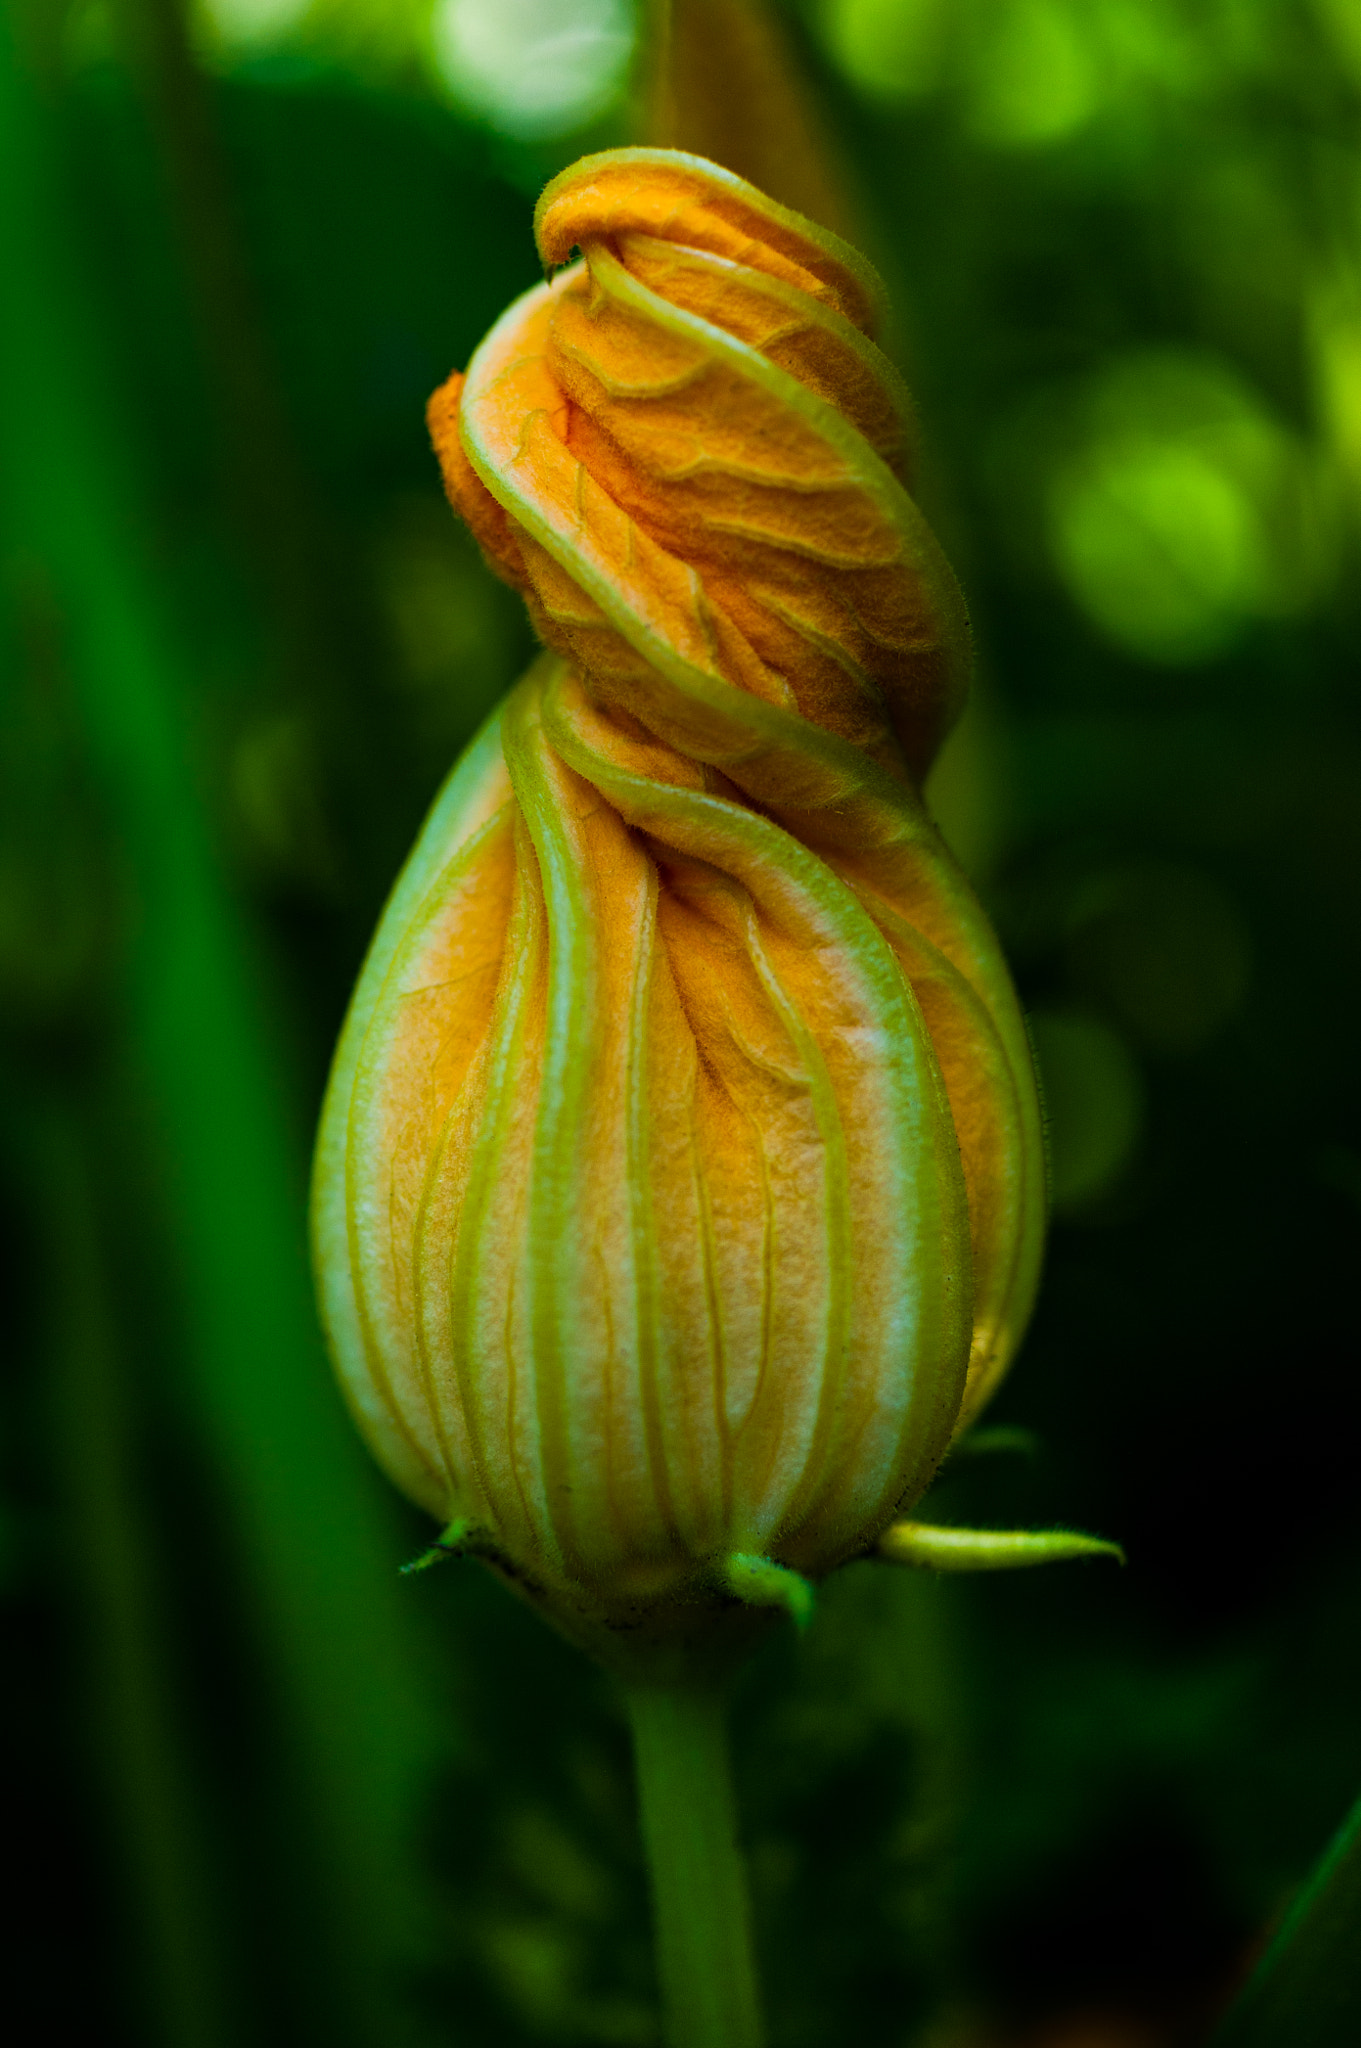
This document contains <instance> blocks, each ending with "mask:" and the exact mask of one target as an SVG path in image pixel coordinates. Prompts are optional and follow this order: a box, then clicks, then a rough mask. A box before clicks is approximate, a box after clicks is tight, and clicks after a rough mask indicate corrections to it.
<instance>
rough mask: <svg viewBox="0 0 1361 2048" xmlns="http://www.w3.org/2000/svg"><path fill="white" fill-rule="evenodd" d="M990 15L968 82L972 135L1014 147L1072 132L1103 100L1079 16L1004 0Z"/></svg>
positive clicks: (1040, 1)
mask: <svg viewBox="0 0 1361 2048" xmlns="http://www.w3.org/2000/svg"><path fill="white" fill-rule="evenodd" d="M990 14H991V19H988V20H986V21H985V23H984V24H982V40H981V43H980V47H979V49H978V52H977V56H976V58H975V62H974V65H973V76H972V79H971V82H970V83H971V101H972V104H971V109H970V126H971V127H972V129H973V131H974V133H975V134H976V135H977V136H978V137H979V139H980V140H981V141H984V142H992V143H997V144H999V145H1002V146H1004V147H1014V148H1023V147H1027V146H1034V145H1037V144H1041V143H1047V142H1057V141H1059V140H1061V139H1062V138H1063V137H1064V136H1066V135H1071V134H1073V133H1074V131H1075V130H1077V129H1079V128H1081V127H1082V126H1083V125H1084V123H1085V122H1086V121H1087V120H1088V119H1089V118H1090V117H1091V115H1092V114H1093V113H1094V112H1095V110H1096V107H1097V104H1098V100H1099V97H1100V78H1099V74H1098V66H1097V60H1096V57H1095V54H1094V52H1093V51H1092V49H1091V47H1090V44H1089V43H1088V41H1087V39H1086V37H1085V36H1084V33H1083V30H1082V28H1081V27H1080V26H1079V21H1078V17H1077V16H1076V15H1075V14H1073V13H1071V12H1070V11H1069V10H1068V9H1067V8H1066V7H1064V6H1062V5H1060V4H1058V0H1006V4H1004V5H1000V6H998V7H996V8H994V9H992V10H990Z"/></svg>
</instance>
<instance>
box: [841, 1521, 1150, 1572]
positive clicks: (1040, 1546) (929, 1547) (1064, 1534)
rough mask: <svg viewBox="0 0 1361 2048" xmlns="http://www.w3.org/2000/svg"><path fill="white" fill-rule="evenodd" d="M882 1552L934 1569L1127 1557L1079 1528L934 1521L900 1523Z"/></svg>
mask: <svg viewBox="0 0 1361 2048" xmlns="http://www.w3.org/2000/svg"><path fill="white" fill-rule="evenodd" d="M879 1556H880V1557H883V1558H887V1559H888V1561H889V1563H890V1564H910V1565H918V1566H920V1567H921V1568H922V1569H924V1570H926V1571H930V1572H1014V1571H1022V1570H1024V1569H1025V1567H1026V1566H1028V1565H1032V1564H1065V1563H1067V1562H1068V1560H1069V1559H1070V1558H1075V1557H1114V1558H1117V1559H1118V1560H1119V1562H1120V1563H1121V1564H1123V1563H1124V1561H1125V1553H1124V1551H1123V1550H1122V1549H1121V1548H1120V1545H1119V1544H1118V1543H1107V1542H1106V1541H1105V1539H1104V1537H1101V1536H1080V1535H1079V1534H1078V1533H1077V1532H1076V1531H1075V1530H1073V1529H940V1528H935V1527H933V1526H932V1524H931V1523H929V1522H894V1523H893V1525H892V1527H891V1528H888V1529H885V1531H884V1533H883V1535H882V1536H881V1537H880V1538H879Z"/></svg>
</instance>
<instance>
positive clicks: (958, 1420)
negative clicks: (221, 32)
mask: <svg viewBox="0 0 1361 2048" xmlns="http://www.w3.org/2000/svg"><path fill="white" fill-rule="evenodd" d="M536 233H537V238H538V246H539V251H540V254H541V256H542V258H543V261H544V263H545V266H546V267H547V268H548V270H549V272H550V274H551V273H555V274H552V276H551V282H549V283H547V284H544V285H541V286H539V287H538V288H536V289H535V290H533V291H530V292H528V293H527V294H526V295H525V296H524V297H523V298H522V299H520V300H518V301H517V302H516V304H515V305H513V306H512V307H511V308H510V309H509V311H508V312H507V313H506V314H505V315H504V316H503V318H502V319H501V320H500V321H499V322H498V323H497V325H496V326H495V327H494V328H493V329H492V331H491V333H490V334H489V335H488V336H487V338H486V340H485V341H484V342H483V343H482V345H481V346H480V348H479V349H478V350H477V352H476V354H475V355H474V357H473V359H472V362H471V363H470V365H469V367H468V371H467V374H466V376H462V377H460V376H457V375H456V376H454V377H451V378H450V380H449V382H448V383H447V384H446V385H445V386H444V387H443V388H442V389H441V390H440V391H438V392H437V393H436V394H435V397H434V399H433V400H432V402H431V407H430V423H431V428H432V432H433V436H434V441H435V446H436V449H437V451H438V454H439V459H440V462H441V465H442V468H443V472H444V477H445V482H446V485H447V488H448V492H449V496H450V498H451V500H452V502H453V504H454V506H455V507H456V509H457V510H458V511H459V512H460V513H461V514H462V515H463V517H464V518H465V519H466V520H467V522H468V524H469V525H470V526H471V528H472V530H473V532H474V534H475V535H476V536H477V539H478V541H479V543H480V544H481V547H482V549H483V551H484V553H485V555H486V557H487V559H488V560H489V562H490V563H491V564H492V566H493V567H494V568H495V569H496V571H497V572H498V574H500V575H501V576H502V577H504V578H505V579H506V580H508V581H509V582H511V583H512V584H514V585H515V586H516V587H517V588H518V589H519V590H521V591H522V592H523V594H524V597H525V600H526V602H527V604H528V606H529V609H530V612H531V614H532V617H533V620H534V624H535V626H536V627H537V629H538V632H539V634H540V635H541V637H542V639H543V641H544V642H545V644H546V647H547V649H548V650H549V651H548V652H547V653H545V655H544V656H543V657H541V658H540V660H539V661H538V662H537V663H536V664H535V666H534V667H533V668H532V669H531V671H530V673H529V674H528V675H527V676H526V677H525V678H524V680H523V681H522V682H521V683H520V684H519V686H518V687H517V688H516V690H515V691H514V692H513V693H512V695H511V696H510V698H509V699H508V701H507V702H506V704H505V705H504V706H503V708H502V710H501V711H500V713H499V714H498V716H497V717H496V718H495V719H494V720H493V722H492V723H491V724H490V725H489V726H488V727H487V729H486V730H485V731H484V732H483V733H482V735H481V737H480V738H479V739H478V740H477V741H476V742H475V743H474V744H473V746H472V747H471V749H470V750H469V752H468V753H467V754H466V755H465V756H464V758H463V760H462V761H461V762H460V763H459V765H458V766H457V768H456V769H455V771H454V773H453V775H452V777H451V779H450V781H449V782H448V784H447V785H446V787H445V789H444V791H443V792H442V794H441V795H440V797H439V799H438V800H437V802H436V804H435V808H434V811H433V813H432V815H431V817H430V819H429V821H428V823H427V825H426V827H425V830H424V832H423V834H422V836H421V839H420V841H419V843H418V845H417V847H416V849H415V852H414V853H413V855H412V857H411V860H410V862H409V864H408V866H407V868H406V870H405V872H404V873H403V875H402V877H401V879H400V881H399V882H398V884H397V888H396V891H395V893H394V895H393V898H392V900H391V903H390V904H389V906H388V909H387V912H386V914H385V916H384V918H383V921H382V924H381V925H380V928H379V931H378V934H377V937H376V939H375V941H374V944H373V948H372V951H371V953H370V955H369V959H368V963H367V965H366V967H365V969H364V972H363V975H362V978H361V980H360V983H359V987H358V990H357V992H356V995H355V998H354V1002H353V1006H352V1009H351V1012H350V1016H349V1020H348V1022H347V1024H346V1027H345V1032H344V1036H343V1039H342V1041H341V1045H340V1049H339V1053H338V1055H337V1059H336V1065H335V1071H334V1074H333V1077H332V1081H331V1086H330V1092H329V1096H328V1100H327V1105H326V1110H325V1114H324V1119H323V1124H322V1132H321V1140H320V1150H319V1157H318V1165H317V1181H316V1210H315V1215H316V1224H315V1235H316V1250H317V1263H318V1269H319V1274H320V1284H321V1292H322V1297H323V1305H324V1313H325V1319H326V1323H327V1328H328V1331H329V1335H330V1340H331V1344H332V1347H333V1350H334V1354H335V1358H336V1361H337V1364H338V1367H339V1370H340V1373H341V1376H342V1378H343V1381H344V1384H345V1386H346V1389H347V1391H348V1395H349V1398H350V1400H351V1403H352V1405H353V1407H354V1409H355V1412H356V1414H357V1416H358V1418H359V1421H360V1425H361V1427H362V1429H363V1430H364V1432H365V1434H366V1436H367V1438H368V1440H369V1442H370V1444H371V1445H372V1447H373V1448H374V1450H375V1451H376V1453H377V1455H378V1456H379V1458H380V1460H381V1461H382V1463H383V1464H384V1465H385V1467H386V1468H387V1470H388V1472H389V1473H390V1474H391V1475H392V1477H393V1478H394V1479H395V1480H396V1482H397V1483H398V1485H399V1486H401V1487H403V1488H404V1489H405V1490H406V1492H407V1493H408V1494H410V1495H411V1496H412V1498H413V1499H415V1500H416V1501H418V1502H420V1503H421V1504H422V1505H424V1506H425V1507H427V1508H428V1509H429V1510H430V1512H431V1513H432V1514H434V1515H437V1516H439V1517H440V1518H441V1520H442V1521H444V1522H446V1523H449V1524H451V1525H453V1527H452V1529H451V1532H450V1537H449V1543H450V1547H457V1546H458V1545H460V1544H461V1545H462V1546H463V1547H467V1548H473V1549H476V1550H479V1551H480V1552H481V1553H482V1554H483V1555H485V1556H488V1557H489V1558H490V1559H491V1560H492V1561H493V1562H494V1563H496V1564H498V1565H499V1566H500V1567H501V1569H502V1570H503V1571H504V1572H505V1573H506V1574H507V1575H508V1576H510V1577H512V1578H514V1579H517V1580H519V1581H520V1582H521V1583H522V1584H523V1585H524V1586H525V1587H527V1588H528V1589H529V1590H530V1591H531V1593H532V1594H533V1595H534V1596H535V1597H537V1598H538V1600H539V1601H540V1602H541V1604H542V1605H543V1606H544V1607H545V1608H546V1609H547V1610H548V1612H549V1613H550V1614H551V1615H552V1616H554V1617H555V1618H556V1619H557V1620H558V1621H559V1623H560V1625H562V1626H563V1627H564V1628H566V1629H567V1630H568V1631H569V1632H571V1633H574V1634H576V1635H577V1636H578V1637H579V1638H581V1639H583V1640H587V1641H589V1642H591V1643H592V1644H593V1645H594V1646H595V1647H597V1648H599V1646H600V1644H601V1643H602V1642H603V1643H608V1641H609V1639H610V1638H611V1637H614V1638H615V1639H619V1638H622V1637H623V1636H624V1635H626V1634H627V1633H629V1632H635V1633H636V1632H639V1631H641V1633H642V1635H643V1636H645V1637H647V1638H649V1639H653V1640H664V1639H666V1638H667V1637H668V1632H670V1633H671V1634H672V1635H680V1634H683V1633H684V1632H685V1631H687V1630H690V1631H691V1632H693V1630H694V1629H695V1628H696V1627H698V1626H701V1625H704V1626H707V1625H708V1622H709V1621H710V1620H712V1619H713V1613H714V1609H715V1608H717V1607H721V1606H723V1605H725V1603H726V1605H727V1606H728V1607H731V1604H732V1595H733V1594H734V1593H736V1594H737V1595H739V1597H744V1598H748V1599H753V1600H762V1599H769V1598H779V1597H783V1596H781V1595H771V1594H770V1592H769V1590H768V1585H767V1582H766V1581H765V1580H763V1578H762V1574H763V1572H765V1573H767V1574H768V1573H769V1571H770V1570H771V1566H772V1564H773V1565H774V1566H778V1567H784V1568H786V1569H787V1572H788V1573H799V1574H806V1575H810V1576H817V1575H819V1574H822V1573H824V1572H826V1571H827V1570H829V1569H830V1568H831V1567H833V1566H834V1565H836V1564H838V1563H840V1562H841V1561H843V1560H845V1559H847V1558H849V1557H852V1556H855V1555H858V1554H860V1553H863V1552H865V1551H866V1550H867V1549H870V1548H872V1547H873V1546H874V1545H875V1544H876V1542H877V1541H878V1539H879V1538H880V1537H881V1535H882V1534H883V1532H884V1531H885V1529H886V1527H887V1525H888V1524H889V1523H890V1522H891V1521H892V1520H893V1518H894V1517H895V1516H897V1515H899V1514H901V1513H902V1512H904V1511H905V1509H906V1508H908V1507H910V1505H911V1504H912V1502H913V1501H914V1500H916V1499H917V1497H918V1496H919V1495H920V1493H921V1492H922V1490H923V1489H924V1487H925V1486H926V1484H927V1482H928V1481H929V1479H930V1478H931V1475H932V1474H933V1472H934V1471H935V1469H936V1467H937V1465H938V1463H939V1461H940V1459H941V1457H942V1455H943V1454H944V1452H945V1451H946V1449H947V1448H948V1446H949V1444H950V1442H951V1439H952V1437H953V1436H954V1435H956V1434H957V1433H958V1431H959V1430H960V1429H961V1428H963V1427H964V1425H965V1424H966V1423H967V1422H968V1421H969V1420H971V1419H972V1417H973V1416H974V1415H975V1414H976V1412H977V1410H978V1408H979V1405H980V1404H981V1403H982V1402H983V1401H984V1400H985V1399H986V1398H987V1396H988V1394H989V1392H990V1391H991V1389H992V1388H993V1387H994V1386H995V1385H996V1383H997V1380H998V1378H999V1376H1000V1375H1001V1374H1002V1373H1003V1372H1004V1371H1005V1369H1006V1366H1007V1363H1008V1360H1009V1358H1010V1357H1011V1354H1012V1352H1013V1351H1014V1349H1015V1346H1016V1343H1017V1341H1018V1339H1019V1337H1020V1334H1021V1331H1022V1328H1023V1326H1024V1324H1025V1320H1026V1317H1027V1314H1028V1312H1029V1309H1030V1306H1031V1301H1032V1297H1033V1294H1034V1290H1035V1285H1036V1278H1037V1270H1038V1264H1039V1259H1040V1251H1041V1239H1042V1233H1043V1220H1044V1219H1043V1208H1044V1196H1043V1164H1042V1147H1041V1135H1040V1120H1039V1114H1038V1108H1037V1103H1036V1095H1035V1085H1034V1080H1033V1076H1032V1071H1031V1063H1030V1055H1029V1050H1028V1046H1027V1042H1026V1037H1025V1032H1024V1029H1023V1026H1022V1022H1021V1018H1020V1015H1019V1012H1018V1009H1017V1005H1016V1001H1015V997H1014V995H1013V992H1012V988H1011V984H1010V981H1009V979H1008V976H1007V972H1006V969H1005V966H1004V965H1003V962H1002V959H1001V957H1000V954H999V951H998V947H997V943H996V940H995V938H994V936H993V934H992V931H991V930H990V928H989V926H988V923H987V920H986V919H985V917H984V915H983V913H982V911H981V910H980V908H979V906H978V904H977V902H976V901H975V899H974V896H973V894H972V892H971V891H970V889H969V887H968V885H967V883H966V882H965V881H964V879H963V877H962V876H961V874H960V872H959V870H958V869H957V867H956V866H955V864H954V862H953V861H952V860H951V858H950V856H949V854H948V853H947V851H946V850H945V848H944V846H943V845H942V843H941V841H940V839H939V837H938V835H937V833H936V831H935V829H934V828H933V826H932V824H931V822H930V820H929V818H928V817H927V814H926V812H925V810H924V808H923V804H922V799H921V794H920V785H921V778H922V776H923V775H924V773H925V771H926V769H927V767H928V766H929V764H930V762H931V759H932V757H933V755H934V753H935V751H936V749H937V747H938V745H939V742H940V740H941V738H942V736H943V734H944V733H945V731H946V730H947V728H948V726H949V724H950V721H951V718H952V716H953V714H954V713H955V711H956V709H957V707H958V705H959V702H960V699H961V696H962V693H963V690H964V686H965V681H966V671H967V667H968V662H969V633H968V625H967V620H966V616H965V611H964V606H963V602H962V600H961V597H960V594H959V591H958V588H957V586H956V584H955V582H954V579H953V577H952V575H951V572H950V570H949V568H948V566H947V564H946V562H945V560H944V558H943V556H942V554H941V552H940V549H939V547H938V545H937V543H936V542H935V540H934V538H933V537H932V535H931V533H930V532H929V530H928V529H927V527H926V525H925V523H924V521H923V519H922V516H921V513H920V512H919V511H918V509H917V507H916V505H915V504H914V502H913V500H912V497H911V495H910V494H909V489H908V483H907V475H908V460H909V448H908V445H907V443H908V439H909V434H910V409H909V405H908V401H907V398H906V395H905V393H904V391H903V389H902V387H901V385H900V383H899V380H898V378H897V377H896V375H895V373H894V371H893V370H892V368H891V367H890V365H889V363H888V362H887V361H886V360H885V358H884V357H883V355H882V354H881V353H880V352H879V350H878V349H877V348H876V347H875V345H874V343H873V341H872V340H870V339H869V332H870V329H871V328H872V326H873V323H874V319H875V314H876V310H877V307H878V303H879V299H880V286H879V283H878V280H877V278H876V277H875V275H874V273H873V272H872V271H871V270H870V268H869V266H868V265H867V264H866V263H865V262H864V261H863V260H862V259H861V258H860V257H859V256H857V255H856V254H855V252H854V251H853V250H851V249H849V248H848V247H846V246H845V244H843V243H841V242H840V241H838V240H837V239H836V238H835V237H833V236H832V235H830V234H827V233H824V232H823V231H822V230H820V229H818V228H816V227H813V226H812V225H810V223H808V222H807V221H805V220H803V219H801V218H800V217H799V216H797V215H795V214H791V213H789V212H788V211H786V210H785V209H783V208H781V207H779V206H777V205H775V204H774V203H773V202H772V201H770V200H768V199H766V198H765V197H763V195H762V194H760V193H759V192H757V191H755V190H754V189H753V188H752V187H750V186H748V185H746V184H744V183H742V181H741V180H739V179H737V178H735V177H733V176H732V175H730V174H729V173H728V172H726V171H723V170H720V169H718V168H717V167H716V166H714V165H712V164H709V163H705V162H703V161H702V160H700V159H698V158H695V157H689V156H683V155H679V154H676V153H674V152H670V151H664V150H645V149H630V150H617V151H611V152H609V153H607V154H605V155H602V156H596V157H589V158H587V159H585V160H584V161H582V162H581V163H578V164H577V165H575V166H574V167H573V168H572V169H571V170H569V171H567V172H565V173H564V174H563V175H562V176H561V177H559V178H557V179H556V180H555V181H554V182H553V183H552V184H551V185H549V187H548V188H547V190H546V191H545V193H544V195H543V198H542V200H541V201H540V204H539V208H538V212H537V215H536ZM574 250H579V251H580V258H579V260H578V261H576V262H575V263H571V264H570V267H565V268H563V267H560V266H564V265H568V263H569V259H570V257H571V255H572V252H573V251H574ZM706 1617H707V1619H706Z"/></svg>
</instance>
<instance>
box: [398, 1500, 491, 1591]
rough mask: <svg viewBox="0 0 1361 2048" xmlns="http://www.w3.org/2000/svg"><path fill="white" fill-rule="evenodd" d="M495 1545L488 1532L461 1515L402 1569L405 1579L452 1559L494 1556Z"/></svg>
mask: <svg viewBox="0 0 1361 2048" xmlns="http://www.w3.org/2000/svg"><path fill="white" fill-rule="evenodd" d="M494 1551H495V1545H494V1544H493V1543H492V1540H491V1537H490V1536H489V1535H488V1533H487V1531H486V1530H485V1529H483V1528H481V1527H480V1526H479V1525H478V1523H476V1522H474V1521H472V1520H471V1519H470V1518H469V1517H468V1516H467V1515H460V1516H459V1517H458V1518H457V1519H456V1520H455V1521H452V1522H450V1524H449V1526H448V1528H447V1529H442V1530H441V1531H440V1533H439V1535H438V1536H437V1537H436V1538H435V1540H434V1542H433V1543H432V1544H431V1546H430V1548H429V1549H428V1550H423V1551H422V1552H421V1554H420V1556H419V1557H413V1558H412V1560H411V1562H410V1564H404V1565H402V1566H401V1567H400V1570H401V1572H402V1575H403V1577H407V1576H408V1575H409V1574H410V1573H412V1572H427V1571H429V1569H430V1567H431V1565H432V1564H443V1563H444V1562H445V1561H446V1559H448V1558H451V1557H489V1556H492V1555H493V1554H494Z"/></svg>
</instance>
